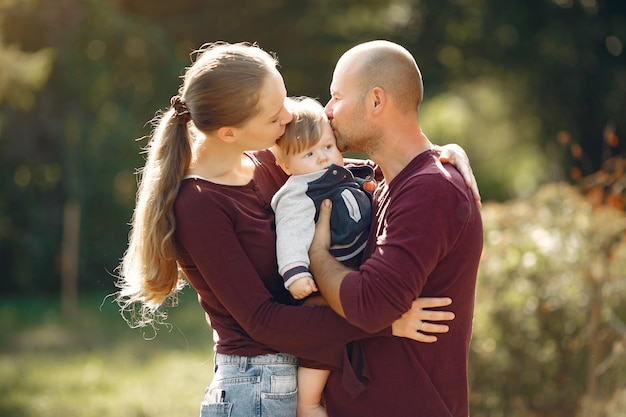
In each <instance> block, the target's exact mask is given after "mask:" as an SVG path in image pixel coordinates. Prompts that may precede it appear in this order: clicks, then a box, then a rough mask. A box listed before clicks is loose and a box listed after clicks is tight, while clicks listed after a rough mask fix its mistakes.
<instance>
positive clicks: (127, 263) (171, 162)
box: [118, 108, 191, 327]
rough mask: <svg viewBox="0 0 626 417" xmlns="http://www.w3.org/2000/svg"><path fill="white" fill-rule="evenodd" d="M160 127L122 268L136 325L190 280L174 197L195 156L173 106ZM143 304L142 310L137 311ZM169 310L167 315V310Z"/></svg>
mask: <svg viewBox="0 0 626 417" xmlns="http://www.w3.org/2000/svg"><path fill="white" fill-rule="evenodd" d="M154 121H155V123H156V128H155V130H154V131H153V133H152V136H151V138H150V141H149V143H148V145H147V146H146V148H145V151H146V154H147V160H146V164H145V166H144V168H143V169H142V170H141V171H140V172H139V173H138V174H139V176H140V180H139V188H138V191H137V202H136V206H135V211H134V213H133V218H132V229H131V231H130V236H129V242H128V249H127V251H126V253H125V254H124V257H123V258H122V262H121V264H120V267H119V274H120V279H119V281H118V286H119V288H120V292H119V295H118V303H119V304H120V306H121V307H122V310H129V311H133V312H134V313H133V314H131V316H130V317H127V319H128V321H129V323H130V324H131V326H133V327H135V326H145V325H147V324H151V322H152V321H153V320H154V318H155V317H157V316H158V308H159V306H161V305H162V304H163V302H164V301H165V300H166V299H167V297H168V296H170V295H171V294H173V293H175V292H176V291H177V290H178V289H179V288H180V287H181V286H182V284H183V283H184V281H183V276H182V275H181V274H180V272H179V268H178V265H177V261H176V260H177V257H178V252H177V249H176V242H175V239H174V231H175V227H176V221H175V219H174V209H173V207H174V201H175V200H176V196H177V194H178V189H179V188H180V183H181V181H182V179H183V177H184V175H185V172H186V171H187V169H188V167H189V163H190V160H191V140H190V137H189V127H188V125H187V124H186V123H183V124H181V123H178V121H177V118H176V110H175V109H174V108H171V109H170V110H169V111H167V112H166V113H164V114H163V115H161V116H157V118H155V120H154ZM135 303H140V305H141V311H134V310H133V309H134V308H135V307H136V305H135ZM161 314H163V313H161Z"/></svg>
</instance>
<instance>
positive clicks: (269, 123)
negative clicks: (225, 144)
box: [237, 69, 293, 151]
mask: <svg viewBox="0 0 626 417" xmlns="http://www.w3.org/2000/svg"><path fill="white" fill-rule="evenodd" d="M286 98H287V90H286V88H285V83H284V81H283V77H282V76H281V75H280V73H279V72H278V71H277V70H276V69H273V70H272V71H271V72H270V73H269V74H268V76H267V78H266V80H265V82H264V83H263V86H262V87H261V91H260V92H259V102H258V104H257V105H258V106H259V113H257V115H256V116H254V117H253V118H252V119H250V120H248V121H247V122H246V123H245V124H244V125H243V126H241V127H239V128H237V131H238V132H237V135H238V137H239V139H240V141H241V144H242V146H243V147H244V149H245V150H249V151H254V150H259V149H266V148H269V147H271V146H274V145H275V144H276V140H277V139H278V138H279V137H280V136H282V134H283V133H284V132H285V125H286V124H287V123H289V122H290V121H291V119H292V118H293V117H292V115H291V113H289V111H288V110H287V108H286V107H285V99H286Z"/></svg>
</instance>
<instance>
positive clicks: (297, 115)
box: [274, 97, 328, 159]
mask: <svg viewBox="0 0 626 417" xmlns="http://www.w3.org/2000/svg"><path fill="white" fill-rule="evenodd" d="M285 107H286V108H287V110H289V112H290V113H291V114H292V116H293V119H292V121H291V122H289V123H288V124H287V126H285V133H283V135H282V136H281V137H280V138H279V139H278V140H277V141H276V145H275V147H274V153H275V154H276V156H277V158H278V159H284V158H285V157H286V156H287V155H293V154H296V153H298V152H302V151H303V150H305V149H307V148H310V147H311V146H313V145H315V144H316V143H317V142H319V140H320V139H321V137H322V127H323V123H328V118H327V116H326V113H325V112H324V107H323V106H322V105H321V104H320V103H319V102H318V101H317V100H315V99H312V98H310V97H288V98H287V100H286V101H285Z"/></svg>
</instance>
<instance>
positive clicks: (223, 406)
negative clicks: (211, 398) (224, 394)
mask: <svg viewBox="0 0 626 417" xmlns="http://www.w3.org/2000/svg"><path fill="white" fill-rule="evenodd" d="M232 408H233V404H232V403H212V404H206V403H202V404H201V405H200V417H230V412H231V410H232Z"/></svg>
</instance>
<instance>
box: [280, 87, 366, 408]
mask: <svg viewBox="0 0 626 417" xmlns="http://www.w3.org/2000/svg"><path fill="white" fill-rule="evenodd" d="M287 108H288V109H289V111H290V112H291V113H292V114H293V120H292V121H291V123H289V124H288V125H287V127H286V129H285V133H284V134H283V135H282V136H281V137H280V139H279V140H278V141H277V143H276V146H275V147H274V148H273V150H274V153H275V154H276V160H277V162H278V163H279V165H280V166H281V168H282V169H283V170H284V171H285V172H286V173H287V174H289V175H290V177H289V179H288V180H287V182H286V183H285V185H284V186H283V187H281V189H280V190H278V192H277V193H276V194H275V195H274V197H273V199H272V208H273V209H274V212H275V214H276V254H277V255H276V256H277V261H278V271H279V273H280V274H281V276H282V277H283V280H284V282H285V287H286V288H287V289H288V290H289V292H290V293H291V294H292V296H293V297H294V298H295V299H298V300H301V299H304V298H306V297H308V296H309V295H311V294H313V293H315V292H317V291H318V289H317V286H316V285H315V281H314V280H313V277H312V275H311V273H310V271H309V255H308V252H309V247H310V245H311V241H312V239H313V235H314V233H315V223H316V221H317V217H318V214H319V206H320V204H321V202H322V201H323V200H324V199H327V198H329V199H331V201H332V202H333V205H332V214H331V248H330V251H331V254H332V255H333V256H334V257H335V258H336V259H337V260H339V261H340V262H343V263H345V264H347V265H351V266H358V264H359V261H360V256H359V255H361V252H362V251H363V249H364V248H365V245H366V243H367V237H368V234H369V227H370V222H371V215H372V201H371V196H370V194H369V193H368V192H366V191H364V189H368V191H370V192H371V191H373V188H375V183H374V182H373V177H374V171H373V169H372V168H371V167H369V166H367V165H363V166H353V167H350V166H348V167H344V166H343V165H344V161H343V155H342V154H341V152H340V151H339V149H337V144H336V142H335V136H334V135H333V131H332V129H331V127H330V123H329V121H328V118H327V117H326V114H325V113H324V108H323V107H322V105H321V104H320V103H319V102H317V101H316V100H314V99H312V98H307V97H304V98H288V99H287ZM347 168H352V169H353V170H354V172H355V174H356V175H358V176H357V177H356V178H355V175H353V173H352V172H351V171H350V170H349V169H347ZM329 373H330V371H327V370H323V369H312V368H306V367H303V366H301V367H300V368H299V370H298V391H299V394H298V412H297V416H298V417H313V416H315V417H318V416H326V415H327V414H326V410H325V409H324V407H323V406H322V405H321V397H322V392H323V390H324V385H325V383H326V380H327V378H328V375H329Z"/></svg>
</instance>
